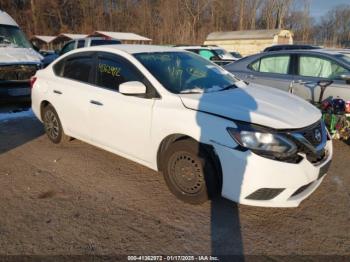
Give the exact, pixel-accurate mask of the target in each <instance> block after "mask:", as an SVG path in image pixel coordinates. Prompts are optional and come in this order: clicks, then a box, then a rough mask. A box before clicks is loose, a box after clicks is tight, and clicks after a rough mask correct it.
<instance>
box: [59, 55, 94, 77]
mask: <svg viewBox="0 0 350 262" xmlns="http://www.w3.org/2000/svg"><path fill="white" fill-rule="evenodd" d="M92 66H93V59H92V58H91V57H86V56H85V57H79V56H78V57H73V58H70V59H67V60H66V62H65V65H64V71H63V77H66V78H70V79H74V80H78V81H81V82H86V83H89V78H90V73H91V69H92Z"/></svg>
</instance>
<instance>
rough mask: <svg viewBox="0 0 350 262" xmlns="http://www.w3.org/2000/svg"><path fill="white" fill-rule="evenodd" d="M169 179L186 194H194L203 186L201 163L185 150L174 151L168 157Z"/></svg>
mask: <svg viewBox="0 0 350 262" xmlns="http://www.w3.org/2000/svg"><path fill="white" fill-rule="evenodd" d="M169 160H170V161H169V168H170V170H169V171H170V179H171V180H172V182H173V183H174V184H175V185H176V186H177V187H178V188H179V189H180V190H181V191H182V192H185V193H187V194H196V193H198V192H199V191H201V189H202V188H203V185H204V184H205V183H204V176H203V172H202V168H201V164H200V163H199V161H198V160H197V159H195V158H193V156H192V155H190V154H189V153H187V152H177V153H174V154H173V155H172V156H171V157H170V159H169Z"/></svg>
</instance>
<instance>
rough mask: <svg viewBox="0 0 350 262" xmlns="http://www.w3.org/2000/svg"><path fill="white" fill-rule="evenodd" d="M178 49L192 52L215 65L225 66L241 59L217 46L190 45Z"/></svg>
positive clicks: (179, 46) (178, 46)
mask: <svg viewBox="0 0 350 262" xmlns="http://www.w3.org/2000/svg"><path fill="white" fill-rule="evenodd" d="M175 47H176V48H179V49H182V50H186V51H190V52H193V53H196V54H199V55H200V56H202V57H204V58H205V59H208V60H210V61H212V62H214V63H215V64H218V65H220V66H224V65H227V64H230V63H232V62H234V61H237V60H238V59H239V58H237V57H235V56H233V55H232V54H230V53H229V52H227V51H226V50H225V49H223V48H221V47H218V46H216V45H200V46H190V45H177V46H175Z"/></svg>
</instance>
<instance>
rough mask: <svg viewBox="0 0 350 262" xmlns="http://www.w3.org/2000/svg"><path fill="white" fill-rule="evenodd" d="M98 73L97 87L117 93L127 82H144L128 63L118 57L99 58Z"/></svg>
mask: <svg viewBox="0 0 350 262" xmlns="http://www.w3.org/2000/svg"><path fill="white" fill-rule="evenodd" d="M96 71H97V79H96V81H97V85H98V86H101V87H105V88H108V89H111V90H115V91H118V90H119V85H120V84H122V83H125V82H129V81H140V82H143V76H142V75H141V74H140V73H139V72H138V71H137V70H136V69H135V68H134V67H133V66H132V65H131V64H130V63H129V62H128V61H126V60H124V59H122V58H118V57H117V56H113V57H109V56H108V57H107V56H101V57H99V58H98V63H97V68H96Z"/></svg>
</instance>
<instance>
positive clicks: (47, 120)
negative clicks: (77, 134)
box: [42, 104, 70, 144]
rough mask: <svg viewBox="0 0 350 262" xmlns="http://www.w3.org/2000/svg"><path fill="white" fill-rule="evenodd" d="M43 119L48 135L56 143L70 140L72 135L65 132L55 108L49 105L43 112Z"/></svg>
mask: <svg viewBox="0 0 350 262" xmlns="http://www.w3.org/2000/svg"><path fill="white" fill-rule="evenodd" d="M42 120H43V123H44V129H45V132H46V135H47V137H48V138H49V139H50V140H51V142H53V143H55V144H60V143H61V144H62V143H66V142H68V141H70V137H68V136H66V135H65V134H64V131H63V128H62V124H61V121H60V118H59V117H58V114H57V112H56V110H55V108H54V107H53V106H52V105H50V104H49V105H47V106H46V107H45V108H44V109H43V112H42Z"/></svg>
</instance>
